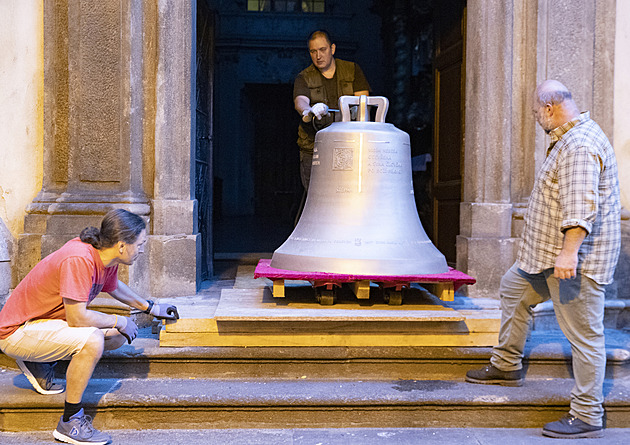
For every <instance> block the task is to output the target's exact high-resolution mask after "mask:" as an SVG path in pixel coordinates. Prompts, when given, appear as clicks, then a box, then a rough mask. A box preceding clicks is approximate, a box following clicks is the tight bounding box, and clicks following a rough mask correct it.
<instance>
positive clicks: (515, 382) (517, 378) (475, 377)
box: [466, 365, 523, 386]
mask: <svg viewBox="0 0 630 445" xmlns="http://www.w3.org/2000/svg"><path fill="white" fill-rule="evenodd" d="M466 381H467V382H470V383H483V384H484V385H501V386H523V370H522V369H519V370H518V371H501V370H500V369H498V368H495V367H494V366H492V365H487V366H484V367H483V368H481V369H471V370H470V371H468V372H467V373H466Z"/></svg>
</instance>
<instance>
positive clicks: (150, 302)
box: [142, 300, 155, 315]
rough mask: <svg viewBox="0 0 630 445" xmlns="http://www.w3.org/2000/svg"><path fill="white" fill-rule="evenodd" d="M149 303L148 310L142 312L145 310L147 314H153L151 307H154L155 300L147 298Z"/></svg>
mask: <svg viewBox="0 0 630 445" xmlns="http://www.w3.org/2000/svg"><path fill="white" fill-rule="evenodd" d="M147 303H148V304H149V307H148V308H147V310H146V311H142V312H144V313H145V314H149V315H151V309H153V305H154V304H155V303H153V301H152V300H147Z"/></svg>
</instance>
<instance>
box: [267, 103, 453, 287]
mask: <svg viewBox="0 0 630 445" xmlns="http://www.w3.org/2000/svg"><path fill="white" fill-rule="evenodd" d="M353 105H356V106H358V115H357V120H355V121H352V120H351V117H350V106H353ZM388 105H389V101H388V100H387V98H385V97H380V96H370V97H368V96H361V97H356V96H342V97H341V98H340V99H339V109H340V110H341V115H342V120H341V122H334V123H332V124H331V125H330V126H328V127H326V128H324V129H322V130H320V131H318V132H317V134H316V136H315V153H316V155H317V158H315V157H314V158H313V159H314V160H313V165H312V171H311V182H310V185H309V190H308V195H307V198H306V203H305V205H304V211H303V212H302V215H301V217H300V220H299V221H298V224H297V225H296V227H295V229H294V230H293V233H292V234H291V235H290V236H289V238H288V239H287V240H286V241H285V242H284V243H283V244H282V245H281V246H280V247H279V248H278V249H277V250H276V251H275V252H274V254H273V257H272V261H271V266H272V267H274V268H277V269H287V270H297V271H305V272H330V273H339V274H356V275H425V274H438V273H444V272H447V271H448V270H449V269H448V266H447V264H446V259H445V258H444V255H442V253H440V251H438V250H437V248H436V247H435V246H434V245H433V243H432V242H431V240H430V239H429V238H428V236H427V234H426V232H425V231H424V229H423V227H422V224H421V223H420V218H419V217H418V211H417V209H416V205H415V201H414V197H413V187H412V178H411V146H410V143H409V135H408V134H407V133H405V132H404V131H402V130H399V129H398V128H396V127H395V126H394V125H392V124H388V123H385V115H386V113H387V108H388ZM368 107H376V117H375V120H374V121H370V120H369V115H370V113H369V108H368Z"/></svg>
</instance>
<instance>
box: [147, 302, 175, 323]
mask: <svg viewBox="0 0 630 445" xmlns="http://www.w3.org/2000/svg"><path fill="white" fill-rule="evenodd" d="M149 313H150V314H151V315H153V316H154V317H155V318H157V319H159V320H178V319H179V313H178V312H177V307H175V306H174V305H172V304H153V307H152V308H151V311H150V312H149Z"/></svg>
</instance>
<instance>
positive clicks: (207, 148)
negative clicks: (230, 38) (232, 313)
mask: <svg viewBox="0 0 630 445" xmlns="http://www.w3.org/2000/svg"><path fill="white" fill-rule="evenodd" d="M213 70H214V13H213V12H212V11H211V10H210V9H209V8H208V6H207V5H206V2H205V1H204V0H200V1H198V2H197V74H196V80H197V91H196V105H195V109H196V121H197V124H196V144H195V198H196V199H197V206H198V209H197V210H198V227H199V233H200V234H201V258H200V261H201V279H202V280H203V279H208V278H210V277H211V276H212V273H213V270H212V254H213V248H212V191H213V187H212V185H213V184H212V86H213Z"/></svg>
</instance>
